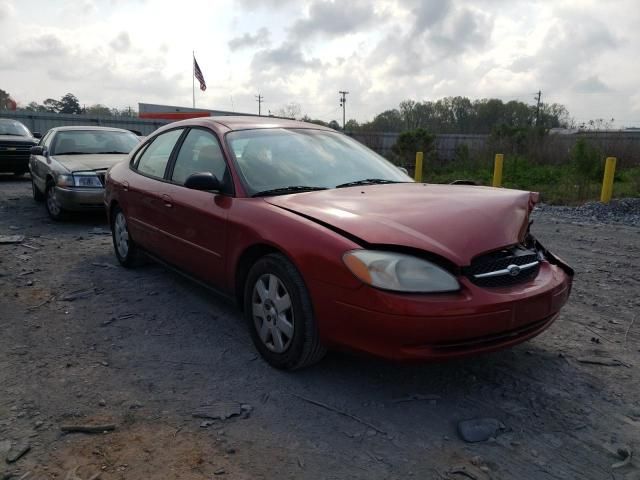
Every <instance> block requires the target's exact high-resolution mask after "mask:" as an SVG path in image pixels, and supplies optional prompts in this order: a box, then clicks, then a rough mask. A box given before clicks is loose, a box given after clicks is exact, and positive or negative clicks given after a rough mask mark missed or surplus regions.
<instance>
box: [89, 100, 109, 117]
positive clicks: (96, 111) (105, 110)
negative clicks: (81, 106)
mask: <svg viewBox="0 0 640 480" xmlns="http://www.w3.org/2000/svg"><path fill="white" fill-rule="evenodd" d="M84 113H86V114H87V115H101V116H103V117H110V116H111V115H112V114H113V112H112V111H111V109H110V108H109V107H107V106H105V105H102V104H100V103H96V104H95V105H91V106H89V107H87V108H85V110H84Z"/></svg>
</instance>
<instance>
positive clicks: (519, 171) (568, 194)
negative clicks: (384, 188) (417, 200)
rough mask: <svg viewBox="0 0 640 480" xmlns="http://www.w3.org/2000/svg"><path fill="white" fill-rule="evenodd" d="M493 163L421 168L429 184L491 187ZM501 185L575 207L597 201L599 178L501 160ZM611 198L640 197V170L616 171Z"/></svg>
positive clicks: (568, 168) (560, 168)
mask: <svg viewBox="0 0 640 480" xmlns="http://www.w3.org/2000/svg"><path fill="white" fill-rule="evenodd" d="M492 178H493V162H471V161H466V162H451V163H449V164H446V165H444V166H442V167H439V168H430V166H429V165H428V164H427V165H426V166H425V168H424V176H423V179H424V181H425V182H430V183H450V182H452V181H454V180H473V181H475V182H476V183H477V184H479V185H491V183H492ZM502 184H503V186H504V187H506V188H516V189H522V190H530V191H535V192H540V195H541V201H543V202H545V203H552V204H563V205H576V204H580V203H584V202H587V201H594V200H600V190H601V188H602V180H601V178H600V179H598V178H588V179H583V178H581V177H580V176H579V175H578V174H576V172H575V171H574V169H573V168H572V166H571V165H566V164H565V165H538V164H533V163H531V162H528V161H527V160H526V159H524V158H518V157H516V158H505V160H504V166H503V173H502ZM613 196H614V198H622V197H640V167H638V166H636V167H631V168H627V169H621V170H618V171H617V172H616V176H615V182H614V186H613Z"/></svg>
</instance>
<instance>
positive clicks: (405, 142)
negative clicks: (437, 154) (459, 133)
mask: <svg viewBox="0 0 640 480" xmlns="http://www.w3.org/2000/svg"><path fill="white" fill-rule="evenodd" d="M435 139H436V137H435V135H431V134H430V133H429V132H427V131H426V130H425V129H424V128H416V129H415V130H410V131H408V132H403V133H401V134H400V136H399V137H398V140H396V143H395V144H394V145H393V147H391V151H392V152H393V153H394V154H395V155H396V156H397V157H398V159H399V160H400V162H399V163H400V164H401V165H403V164H404V165H406V164H408V165H411V164H412V163H413V161H414V160H415V157H416V152H423V153H424V154H425V156H426V157H429V156H431V155H432V154H433V150H434V142H435Z"/></svg>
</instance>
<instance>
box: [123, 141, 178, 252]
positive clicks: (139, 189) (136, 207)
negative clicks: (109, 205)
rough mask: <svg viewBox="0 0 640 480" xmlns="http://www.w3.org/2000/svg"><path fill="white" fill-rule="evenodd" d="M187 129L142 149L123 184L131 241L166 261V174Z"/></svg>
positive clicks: (167, 249) (167, 245)
mask: <svg viewBox="0 0 640 480" xmlns="http://www.w3.org/2000/svg"><path fill="white" fill-rule="evenodd" d="M184 131H185V129H184V128H176V129H173V130H169V131H167V132H164V133H161V134H160V135H158V136H157V137H155V138H154V139H153V140H152V141H151V143H150V144H149V145H147V146H145V147H143V148H142V150H140V152H138V153H137V154H136V157H135V158H134V161H133V165H132V168H133V170H134V171H135V172H136V175H131V176H130V177H129V178H130V181H129V183H128V184H125V185H122V187H121V188H123V190H124V192H123V194H124V195H123V196H124V197H125V198H126V201H125V202H124V205H123V207H124V211H125V214H126V215H127V218H128V220H129V229H130V231H131V236H132V238H133V239H134V240H135V241H136V242H137V243H139V244H140V245H141V246H143V247H144V248H146V249H147V250H149V251H150V252H152V253H155V254H157V255H159V256H161V257H163V258H166V257H167V256H168V254H169V253H170V250H171V245H170V243H171V242H170V241H169V240H168V238H167V236H166V235H165V234H164V231H163V227H164V225H165V224H166V219H165V218H164V217H165V215H166V213H167V210H168V209H167V207H166V202H165V200H164V198H163V195H164V194H165V190H166V186H167V185H168V184H167V182H166V181H165V179H164V177H165V173H166V170H167V166H168V165H169V159H170V158H171V156H172V154H173V152H174V150H175V148H176V144H177V143H178V140H179V139H180V137H181V136H182V134H183V133H184Z"/></svg>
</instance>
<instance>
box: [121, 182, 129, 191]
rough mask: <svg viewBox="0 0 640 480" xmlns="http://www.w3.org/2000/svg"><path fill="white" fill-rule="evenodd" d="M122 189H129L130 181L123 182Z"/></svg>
mask: <svg viewBox="0 0 640 480" xmlns="http://www.w3.org/2000/svg"><path fill="white" fill-rule="evenodd" d="M122 190H124V191H125V192H128V191H129V182H122Z"/></svg>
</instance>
